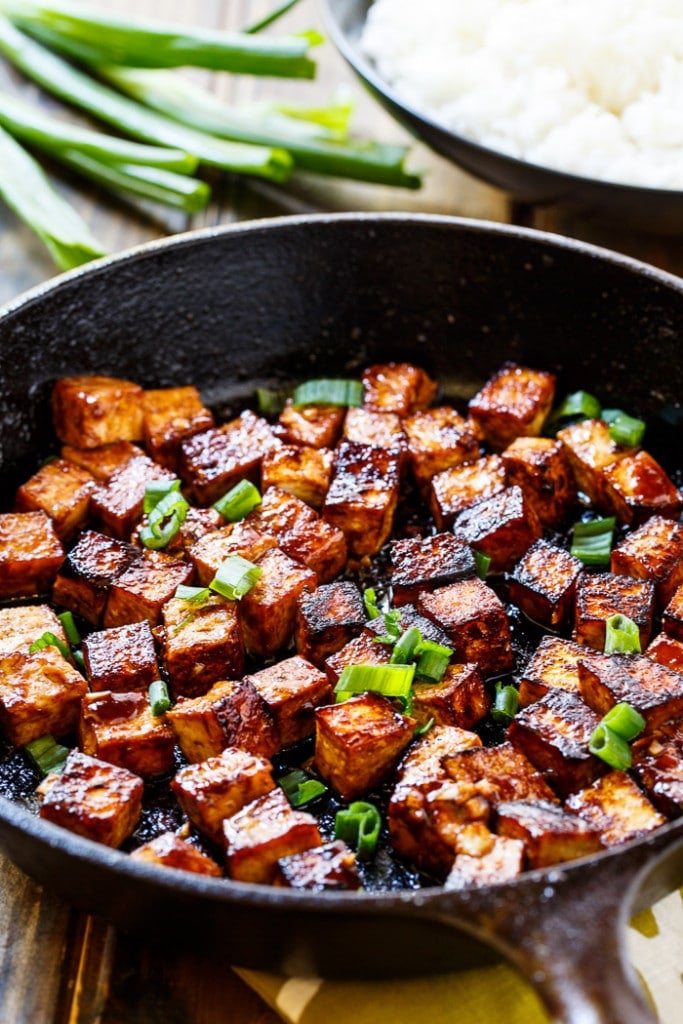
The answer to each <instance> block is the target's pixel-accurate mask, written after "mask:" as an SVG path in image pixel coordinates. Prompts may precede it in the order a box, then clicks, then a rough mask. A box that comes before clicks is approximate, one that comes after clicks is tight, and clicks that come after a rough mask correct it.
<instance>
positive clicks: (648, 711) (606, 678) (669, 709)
mask: <svg viewBox="0 0 683 1024" xmlns="http://www.w3.org/2000/svg"><path fill="white" fill-rule="evenodd" d="M579 681H580V685H581V696H582V697H583V699H584V700H585V701H586V703H587V704H590V706H591V707H592V708H593V710H594V711H597V713H598V714H599V715H604V714H606V713H607V712H608V711H609V709H610V708H611V707H613V705H614V704H620V703H622V702H625V703H627V704H630V705H631V706H632V707H634V708H635V709H636V711H639V712H640V714H641V715H642V716H643V718H644V719H645V721H646V722H647V729H648V731H650V730H652V729H654V728H655V727H656V726H658V725H661V723H662V722H665V721H666V720H667V719H668V718H678V717H679V716H680V715H683V675H680V674H679V673H678V672H674V671H672V669H670V668H667V667H666V666H665V665H658V664H657V662H656V661H652V659H651V658H648V657H646V656H645V655H644V654H632V655H618V654H617V655H609V654H591V655H588V656H586V657H585V658H584V659H583V660H582V661H580V662H579Z"/></svg>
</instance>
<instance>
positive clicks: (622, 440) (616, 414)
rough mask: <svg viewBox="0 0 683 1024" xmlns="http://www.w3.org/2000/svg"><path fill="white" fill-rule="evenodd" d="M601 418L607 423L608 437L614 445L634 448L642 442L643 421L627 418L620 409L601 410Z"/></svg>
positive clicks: (631, 417) (626, 414)
mask: <svg viewBox="0 0 683 1024" xmlns="http://www.w3.org/2000/svg"><path fill="white" fill-rule="evenodd" d="M602 418H603V420H604V421H605V423H609V436H610V437H611V438H612V440H613V441H614V442H615V443H616V444H624V445H628V446H629V447H630V448H635V447H637V445H639V444H640V442H641V441H642V440H643V434H644V433H645V426H646V424H645V421H644V420H639V419H636V418H635V416H629V415H628V413H625V412H623V411H622V410H621V409H603V410H602Z"/></svg>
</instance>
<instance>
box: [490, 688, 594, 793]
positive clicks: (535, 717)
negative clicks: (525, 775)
mask: <svg viewBox="0 0 683 1024" xmlns="http://www.w3.org/2000/svg"><path fill="white" fill-rule="evenodd" d="M599 722H600V716H599V715H597V714H596V713H595V711H593V710H592V709H591V708H589V707H588V705H587V704H586V703H585V701H583V700H581V698H580V697H578V696H577V695H576V694H574V693H569V692H567V691H565V690H550V691H549V692H548V693H547V694H546V695H545V697H541V699H540V700H537V701H534V703H533V704H530V705H529V706H528V707H526V708H523V709H522V710H521V711H519V712H518V713H517V714H516V715H515V717H514V718H513V719H512V721H511V722H510V725H509V726H508V730H507V736H508V739H509V740H510V742H511V743H512V744H514V746H515V747H516V748H517V749H518V750H521V751H522V753H523V754H525V755H526V757H527V758H528V759H529V761H531V763H532V764H533V765H534V766H535V767H536V768H538V770H539V771H541V772H543V775H544V776H545V779H546V781H547V782H548V783H549V784H550V785H551V786H552V787H553V789H554V790H555V792H556V793H558V794H559V795H560V796H561V797H565V796H567V794H568V793H573V792H574V791H575V790H577V789H582V788H583V787H584V786H588V785H590V783H591V782H593V780H594V779H596V778H597V777H598V775H602V774H603V772H605V771H606V770H607V766H606V764H605V762H604V761H601V760H600V758H598V757H595V756H594V755H593V754H591V753H590V751H589V750H588V744H589V742H590V738H591V735H592V734H593V730H594V729H595V728H596V726H597V725H598V723H599Z"/></svg>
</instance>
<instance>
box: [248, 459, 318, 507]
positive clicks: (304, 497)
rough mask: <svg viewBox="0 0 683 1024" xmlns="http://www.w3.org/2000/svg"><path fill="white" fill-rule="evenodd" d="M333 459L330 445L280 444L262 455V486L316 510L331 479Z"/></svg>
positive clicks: (263, 489)
mask: <svg viewBox="0 0 683 1024" xmlns="http://www.w3.org/2000/svg"><path fill="white" fill-rule="evenodd" d="M333 459H334V454H333V452H332V451H331V449H330V448H309V447H308V446H307V445H294V444H283V445H282V447H281V448H274V449H273V451H272V452H267V453H266V455H264V456H263V462H262V463H261V490H262V491H267V490H268V488H269V487H276V488H278V489H279V490H280V491H286V492H287V493H288V494H292V495H294V497H295V498H299V500H300V501H305V502H306V504H307V505H310V506H311V508H315V509H318V510H319V509H321V508H322V506H323V502H324V501H325V495H326V494H327V491H328V488H329V486H330V480H331V479H332V462H333Z"/></svg>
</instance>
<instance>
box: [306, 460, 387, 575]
mask: <svg viewBox="0 0 683 1024" xmlns="http://www.w3.org/2000/svg"><path fill="white" fill-rule="evenodd" d="M400 470H401V457H400V454H399V453H398V452H397V451H395V450H393V449H389V448H374V447H372V446H371V445H366V444H358V443H357V442H355V441H341V442H340V443H339V445H338V447H337V449H336V452H335V460H334V470H333V476H332V482H331V483H330V489H329V491H328V492H327V497H326V498H325V503H324V505H323V510H322V515H323V518H324V519H325V520H326V521H327V522H328V523H330V524H331V525H332V526H336V527H337V529H339V530H341V531H342V533H343V534H344V536H345V537H346V543H347V545H348V550H349V553H350V554H352V555H355V556H356V557H362V556H364V555H374V554H376V553H377V552H378V551H379V549H380V548H381V547H382V545H383V544H384V543H385V541H386V540H387V539H388V537H389V534H390V533H391V529H392V526H393V522H394V514H395V512H396V505H397V503H398V494H399V482H400Z"/></svg>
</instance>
